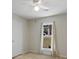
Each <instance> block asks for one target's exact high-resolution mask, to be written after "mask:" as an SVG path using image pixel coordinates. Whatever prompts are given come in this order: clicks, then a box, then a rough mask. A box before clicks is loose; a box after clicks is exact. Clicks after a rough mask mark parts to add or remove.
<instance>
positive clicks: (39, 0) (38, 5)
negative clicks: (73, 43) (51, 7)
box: [32, 0, 48, 11]
mask: <svg viewBox="0 0 79 59" xmlns="http://www.w3.org/2000/svg"><path fill="white" fill-rule="evenodd" d="M32 5H33V6H34V10H35V11H39V10H40V9H43V10H46V11H47V10H48V7H46V6H44V5H42V0H33V4H32Z"/></svg>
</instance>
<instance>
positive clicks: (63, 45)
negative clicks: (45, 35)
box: [29, 14, 67, 57]
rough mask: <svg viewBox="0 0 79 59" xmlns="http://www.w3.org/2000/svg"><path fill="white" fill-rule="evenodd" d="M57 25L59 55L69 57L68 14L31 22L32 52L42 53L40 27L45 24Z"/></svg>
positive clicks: (30, 41) (30, 42)
mask: <svg viewBox="0 0 79 59" xmlns="http://www.w3.org/2000/svg"><path fill="white" fill-rule="evenodd" d="M53 21H55V23H56V34H57V50H58V53H59V55H61V56H65V57H66V56H67V14H61V15H57V16H53V17H46V18H40V19H36V20H31V21H29V27H30V28H29V32H30V40H29V50H30V51H32V52H38V53H39V52H40V44H41V39H40V25H41V23H43V22H53Z"/></svg>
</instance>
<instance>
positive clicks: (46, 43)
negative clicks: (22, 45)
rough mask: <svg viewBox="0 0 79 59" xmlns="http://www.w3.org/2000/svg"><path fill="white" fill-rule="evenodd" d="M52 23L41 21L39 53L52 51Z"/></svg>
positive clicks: (50, 52)
mask: <svg viewBox="0 0 79 59" xmlns="http://www.w3.org/2000/svg"><path fill="white" fill-rule="evenodd" d="M52 51H53V23H43V24H42V32H41V53H42V54H46V55H51V54H52V53H53V52H52Z"/></svg>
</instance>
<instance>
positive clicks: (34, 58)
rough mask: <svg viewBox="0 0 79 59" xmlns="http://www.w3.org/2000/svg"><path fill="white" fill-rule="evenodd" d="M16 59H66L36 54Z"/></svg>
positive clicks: (16, 58)
mask: <svg viewBox="0 0 79 59" xmlns="http://www.w3.org/2000/svg"><path fill="white" fill-rule="evenodd" d="M14 59H66V58H59V57H52V56H47V55H41V54H35V53H28V54H24V55H20V56H18V57H15V58H14Z"/></svg>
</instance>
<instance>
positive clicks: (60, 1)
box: [12, 0, 67, 19]
mask: <svg viewBox="0 0 79 59" xmlns="http://www.w3.org/2000/svg"><path fill="white" fill-rule="evenodd" d="M32 1H33V0H12V13H14V14H17V15H19V16H22V17H24V18H28V19H32V18H39V17H47V16H51V15H56V14H61V13H65V12H66V9H67V6H66V2H67V1H66V0H42V4H43V5H44V6H46V7H48V8H49V10H48V11H45V10H43V9H40V10H39V11H38V12H36V11H34V9H33V6H32V5H31V4H32V3H33V2H32Z"/></svg>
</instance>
